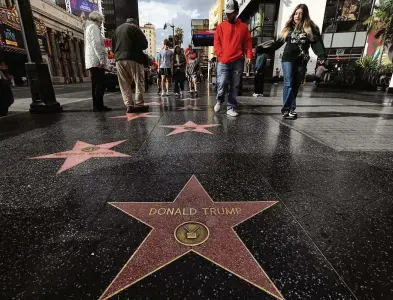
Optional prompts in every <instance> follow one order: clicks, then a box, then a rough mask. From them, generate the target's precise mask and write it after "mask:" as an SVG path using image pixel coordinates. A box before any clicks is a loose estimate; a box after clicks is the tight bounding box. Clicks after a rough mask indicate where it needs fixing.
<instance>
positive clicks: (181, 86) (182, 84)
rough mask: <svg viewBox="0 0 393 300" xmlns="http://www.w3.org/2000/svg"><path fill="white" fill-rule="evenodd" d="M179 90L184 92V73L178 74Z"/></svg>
mask: <svg viewBox="0 0 393 300" xmlns="http://www.w3.org/2000/svg"><path fill="white" fill-rule="evenodd" d="M180 75H181V76H180V82H179V84H180V92H184V73H182V74H180Z"/></svg>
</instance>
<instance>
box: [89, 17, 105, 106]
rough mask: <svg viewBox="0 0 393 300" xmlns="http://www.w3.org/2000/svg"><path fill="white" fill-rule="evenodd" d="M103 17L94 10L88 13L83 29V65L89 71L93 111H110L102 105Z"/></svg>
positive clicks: (103, 76)
mask: <svg viewBox="0 0 393 300" xmlns="http://www.w3.org/2000/svg"><path fill="white" fill-rule="evenodd" d="M103 22H104V17H103V16H102V15H101V14H100V13H99V12H96V11H93V12H92V13H91V14H90V15H89V23H88V24H86V25H87V26H86V31H85V65H86V69H87V70H89V72H90V78H91V88H92V97H93V110H94V111H95V112H100V111H110V110H111V109H110V108H109V107H107V106H104V94H105V89H106V87H105V67H106V64H107V53H106V49H105V45H104V38H103V37H102V35H101V25H102V23H103Z"/></svg>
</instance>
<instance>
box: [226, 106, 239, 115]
mask: <svg viewBox="0 0 393 300" xmlns="http://www.w3.org/2000/svg"><path fill="white" fill-rule="evenodd" d="M227 115H228V116H231V117H237V116H238V115H239V114H238V113H237V112H236V110H235V109H233V108H231V109H228V110H227Z"/></svg>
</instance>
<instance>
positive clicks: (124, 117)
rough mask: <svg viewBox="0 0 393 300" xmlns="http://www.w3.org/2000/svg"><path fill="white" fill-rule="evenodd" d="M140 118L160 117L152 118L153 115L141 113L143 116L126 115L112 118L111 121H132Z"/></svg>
mask: <svg viewBox="0 0 393 300" xmlns="http://www.w3.org/2000/svg"><path fill="white" fill-rule="evenodd" d="M139 118H158V116H152V115H151V113H141V114H134V113H131V114H126V115H125V116H118V117H111V119H127V120H128V121H132V120H135V119H139Z"/></svg>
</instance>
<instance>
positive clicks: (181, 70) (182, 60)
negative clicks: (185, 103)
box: [173, 46, 186, 96]
mask: <svg viewBox="0 0 393 300" xmlns="http://www.w3.org/2000/svg"><path fill="white" fill-rule="evenodd" d="M181 50H182V49H181V48H180V46H176V47H175V57H174V60H173V72H174V74H173V79H174V82H175V94H176V96H179V95H180V96H183V92H184V80H185V77H186V56H185V55H184V53H183V52H182V51H181Z"/></svg>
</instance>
